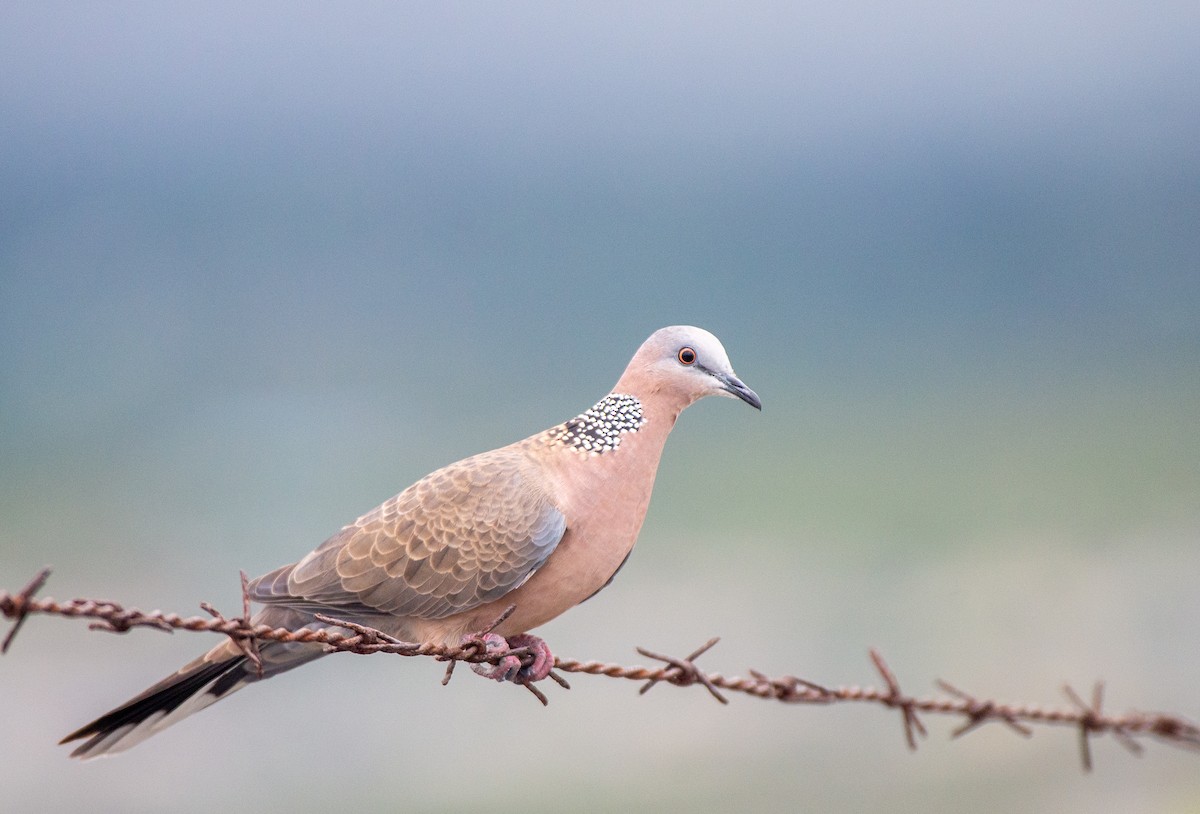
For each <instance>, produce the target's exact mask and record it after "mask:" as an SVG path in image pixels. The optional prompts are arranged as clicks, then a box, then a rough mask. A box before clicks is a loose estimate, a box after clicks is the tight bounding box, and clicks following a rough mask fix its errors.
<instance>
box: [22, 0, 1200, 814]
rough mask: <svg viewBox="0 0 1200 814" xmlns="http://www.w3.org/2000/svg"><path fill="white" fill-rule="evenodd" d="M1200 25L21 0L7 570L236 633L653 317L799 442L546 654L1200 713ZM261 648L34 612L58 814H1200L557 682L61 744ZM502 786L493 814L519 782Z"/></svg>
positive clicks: (938, 6)
mask: <svg viewBox="0 0 1200 814" xmlns="http://www.w3.org/2000/svg"><path fill="white" fill-rule="evenodd" d="M1198 35H1200V6H1197V5H1196V4H1195V3H1162V4H1154V6H1153V8H1151V7H1148V6H1146V5H1145V4H1141V3H1134V2H1106V3H1081V2H1066V3H1056V4H1045V3H1032V2H1017V3H1013V2H1003V3H1000V2H986V3H976V4H967V5H965V6H964V5H962V4H957V3H914V2H900V3H882V2H880V3H871V2H851V3H844V4H828V3H824V4H815V3H784V4H761V3H753V2H752V3H739V4H707V3H672V4H655V5H653V6H652V7H648V6H646V5H644V4H613V3H610V4H604V5H603V6H594V7H583V6H580V5H578V4H565V5H560V4H521V3H516V4H504V5H502V6H491V5H488V6H482V5H471V4H454V3H448V4H436V5H428V4H389V3H363V4H355V5H342V4H336V5H331V4H324V3H288V4H279V3H274V4H273V3H262V4H254V5H252V6H247V5H246V4H234V3H209V4H203V5H201V6H187V7H184V6H180V5H176V4H169V5H162V4H155V3H124V4H109V3H103V4H101V3H95V4H88V3H71V4H62V3H55V2H38V3H23V2H18V3H9V4H6V6H5V11H4V14H3V23H2V24H0V587H2V588H6V589H9V590H16V589H17V588H19V587H20V586H21V585H23V584H24V583H25V582H26V580H27V579H29V577H30V576H32V574H33V573H34V572H35V571H36V569H37V568H39V567H40V566H42V565H44V564H52V565H53V566H54V567H55V572H54V575H53V576H52V577H51V580H50V582H49V584H48V585H47V587H46V589H45V590H44V592H43V594H44V595H53V596H57V597H61V598H67V597H73V596H89V597H97V598H107V599H114V600H117V601H120V602H123V603H126V604H129V605H135V606H138V607H142V608H145V609H151V608H162V609H164V610H174V611H179V612H183V613H185V614H190V613H193V612H198V610H197V603H198V602H199V601H200V600H208V601H211V602H213V603H215V604H217V606H218V607H220V608H223V609H224V610H226V611H227V612H229V613H231V614H232V613H236V612H237V611H238V610H239V608H240V604H239V591H238V584H237V573H238V569H245V570H246V571H248V572H249V573H250V574H251V575H254V574H258V573H262V572H264V571H266V570H269V569H271V568H273V567H275V566H277V565H279V564H282V563H286V562H291V561H294V560H296V559H297V558H299V557H300V556H302V555H303V554H304V553H306V552H307V551H308V550H310V549H311V548H312V547H313V546H315V545H316V544H318V543H319V542H321V540H323V539H324V538H325V537H326V536H327V535H328V534H330V533H332V532H333V531H335V530H336V529H337V528H339V527H340V526H341V525H342V524H343V523H345V522H348V521H350V520H352V519H353V518H354V517H356V516H357V515H358V514H360V513H361V512H363V511H365V510H367V509H370V508H371V507H372V506H374V505H375V504H377V503H378V502H380V501H381V500H383V499H385V498H387V497H389V496H390V495H392V494H393V493H395V492H397V491H399V490H400V489H402V488H403V487H405V486H407V485H408V484H409V483H411V482H412V481H413V480H415V479H417V478H418V477H420V476H422V475H423V474H425V473H426V472H428V471H430V470H432V469H434V468H435V467H437V466H440V465H442V464H445V463H448V462H450V461H452V460H455V459H457V458H460V457H463V456H465V455H468V454H471V453H474V452H477V451H480V450H483V449H487V448H491V447H494V446H499V445H501V444H504V443H508V442H510V441H513V440H516V439H518V438H521V437H524V436H526V435H528V434H531V433H533V432H535V431H538V430H541V429H543V428H544V427H547V426H549V425H551V424H553V423H556V422H558V421H561V420H564V419H566V418H569V417H571V416H573V415H575V414H577V413H579V412H580V411H582V410H583V409H585V408H586V407H588V406H590V405H591V404H592V403H593V402H594V401H595V400H596V399H598V398H599V397H600V396H602V395H604V394H605V393H606V392H607V391H608V389H609V388H610V387H611V385H612V383H613V382H615V381H616V379H617V377H618V375H619V374H620V372H621V370H622V369H623V367H624V364H625V362H626V361H627V359H628V357H629V356H630V355H631V354H632V352H633V350H634V349H635V348H636V347H637V346H638V344H639V343H640V342H641V341H642V339H644V338H645V336H647V335H648V334H649V333H650V332H651V331H653V330H654V329H656V328H658V327H660V326H663V325H667V324H673V323H681V322H682V323H692V324H696V325H701V326H703V327H706V328H708V329H710V330H712V331H713V332H715V333H716V334H717V335H718V336H719V337H721V339H722V340H723V341H724V343H725V346H726V348H727V349H728V351H729V354H730V357H731V358H732V360H733V362H734V365H735V367H736V368H737V370H738V372H739V374H740V375H741V376H742V378H744V379H745V380H746V382H747V383H748V384H750V385H751V386H752V387H754V388H755V389H757V390H758V392H759V394H760V395H761V396H762V398H763V401H764V404H765V407H764V409H763V412H762V413H761V414H757V413H755V412H754V411H753V410H749V409H747V408H745V406H744V405H740V404H737V403H733V402H727V401H723V400H709V401H706V402H704V403H703V404H700V405H698V406H697V407H695V408H693V409H692V410H690V411H689V412H688V413H687V414H686V415H685V416H684V417H683V418H682V419H681V421H680V423H679V425H678V427H677V430H676V433H675V434H674V436H673V437H672V439H671V443H670V444H669V445H668V449H667V451H666V454H665V456H664V461H663V464H662V468H661V470H660V473H659V485H658V489H657V493H656V495H655V499H654V503H653V504H652V506H651V510H650V516H649V518H648V520H647V522H646V525H645V527H644V529H643V532H642V537H641V542H640V545H639V547H638V549H637V551H636V554H635V555H634V556H633V558H632V559H631V561H630V563H629V564H628V566H627V567H626V568H625V569H624V570H623V571H622V573H621V575H620V578H619V579H617V580H616V581H615V582H614V583H613V585H612V586H611V587H610V588H609V589H608V590H606V591H605V592H604V593H603V594H601V595H600V596H599V597H597V598H596V599H594V600H593V601H591V602H589V603H587V604H586V605H584V606H582V607H580V608H578V609H576V610H575V611H573V612H571V613H569V614H567V615H566V616H565V617H563V618H561V619H559V620H557V621H555V622H553V623H551V624H550V625H548V626H546V627H545V628H543V629H542V631H541V632H542V634H543V635H544V636H545V637H546V638H547V639H548V641H549V642H550V644H551V646H552V647H553V648H554V649H555V651H556V652H557V653H558V654H560V655H562V656H567V657H578V658H596V659H603V660H611V661H619V662H624V663H639V662H644V661H645V660H644V659H642V658H641V657H639V656H637V655H636V654H635V653H634V652H633V647H634V646H635V645H643V646H646V647H650V648H651V649H656V650H660V651H665V652H669V653H674V654H677V655H683V654H685V653H687V652H689V651H690V650H691V649H692V648H693V647H695V646H697V645H698V644H700V643H702V642H703V641H705V640H706V639H707V638H708V637H709V636H712V635H721V636H723V637H724V638H723V641H722V643H721V644H720V645H719V646H718V647H717V648H716V649H715V650H713V651H712V652H711V653H710V654H708V655H707V656H705V657H704V660H703V662H702V663H703V664H705V665H707V667H708V668H709V669H714V670H720V671H722V672H725V673H726V674H732V673H744V671H745V670H746V668H748V667H754V668H756V669H759V670H762V671H766V672H768V673H772V674H778V673H786V672H791V673H796V674H799V675H801V676H804V677H805V678H808V679H811V680H814V681H818V682H822V683H827V684H835V685H836V684H843V683H844V684H851V683H865V684H877V683H878V678H877V676H875V675H874V673H873V670H872V668H871V666H870V663H869V661H868V659H867V649H868V647H871V646H875V647H878V648H880V649H881V650H882V652H883V653H884V655H885V656H886V657H887V658H888V660H889V661H890V663H891V664H892V666H893V668H894V669H895V671H896V672H897V673H898V675H899V677H900V679H901V682H902V685H903V686H904V687H905V688H906V689H908V690H910V691H913V692H916V693H918V694H925V693H926V692H933V691H934V687H933V684H932V682H933V680H934V679H935V678H939V677H940V678H945V679H947V680H949V681H952V682H953V683H955V684H957V685H958V686H961V687H964V688H966V689H968V690H970V691H972V692H974V693H976V694H978V695H980V696H982V697H991V698H997V699H1000V700H1007V701H1016V702H1027V703H1039V704H1044V705H1049V706H1065V705H1067V702H1066V701H1065V699H1064V698H1063V697H1062V692H1061V686H1062V684H1063V683H1064V682H1069V683H1071V684H1072V685H1073V686H1075V687H1076V688H1078V689H1079V690H1080V691H1081V692H1082V693H1084V694H1086V693H1088V692H1089V691H1090V688H1091V684H1092V682H1093V681H1094V680H1095V679H1100V678H1103V679H1105V680H1106V681H1107V695H1106V698H1107V704H1108V708H1109V709H1111V710H1113V711H1123V710H1125V709H1128V708H1133V707H1136V708H1142V709H1149V710H1159V709H1161V710H1165V711H1169V712H1172V713H1177V714H1182V715H1186V716H1189V717H1191V718H1193V719H1195V718H1200V695H1198V694H1197V690H1196V686H1197V683H1198V680H1200V635H1198V634H1197V630H1198V629H1200V592H1198V591H1197V588H1196V585H1197V576H1198V575H1200V545H1198V537H1200V406H1198V405H1200V364H1198V360H1200V151H1198V150H1197V146H1196V145H1197V144H1198V143H1200V105H1197V103H1196V102H1197V99H1198V98H1200V50H1198V49H1197V48H1196V42H1197V37H1198ZM215 641H216V639H215V637H211V636H199V635H185V634H178V635H175V636H171V637H167V636H165V635H160V634H158V633H155V632H152V631H140V632H135V633H133V634H130V635H128V636H123V637H113V636H109V635H106V634H102V633H91V632H88V631H87V629H86V627H85V625H84V624H82V623H75V622H68V621H64V620H58V619H50V618H36V619H32V620H30V621H29V623H28V624H27V625H26V627H25V629H24V631H23V633H22V635H21V636H20V637H19V638H18V639H17V641H16V642H15V645H14V647H13V649H12V651H11V652H10V654H9V655H8V656H7V657H5V658H4V659H2V660H0V720H2V721H3V722H4V723H3V726H2V727H0V750H2V751H3V753H4V755H5V757H4V760H3V761H0V789H3V797H4V807H5V808H10V809H11V810H14V811H16V810H25V811H33V810H38V811H43V810H44V811H59V810H62V811H72V810H84V809H87V810H94V811H124V812H138V811H146V812H151V811H209V810H212V809H213V808H214V807H225V808H230V807H233V808H237V809H254V810H261V811H276V810H285V809H286V810H293V811H321V810H329V809H331V808H335V807H336V808H347V809H350V808H356V809H361V810H381V809H392V808H401V807H403V808H409V809H412V810H428V811H459V810H468V809H478V807H479V806H480V805H481V804H486V805H490V806H496V807H499V808H500V809H504V810H530V811H560V810H594V811H606V810H621V809H641V808H648V807H650V806H654V807H655V808H657V809H660V810H664V811H720V810H730V809H739V810H745V809H753V810H762V811H772V810H773V811H792V810H824V811H859V810H864V809H868V810H869V809H873V808H875V809H878V808H884V807H886V808H888V809H889V810H922V811H951V810H972V811H1013V810H1055V811H1080V812H1083V811H1095V810H1099V809H1105V810H1113V811H1116V810H1120V811H1155V812H1169V811H1178V812H1184V811H1186V812H1195V811H1197V805H1200V803H1198V801H1200V758H1198V757H1197V755H1195V754H1189V753H1185V752H1180V751H1177V750H1173V749H1171V748H1169V747H1165V746H1157V745H1155V744H1152V743H1151V744H1148V745H1149V746H1150V748H1149V750H1148V752H1147V753H1146V754H1145V755H1143V757H1142V758H1141V759H1140V760H1139V759H1135V758H1133V757H1131V756H1129V755H1128V754H1126V753H1125V752H1124V751H1123V750H1122V749H1121V748H1120V747H1119V745H1118V744H1116V743H1114V742H1112V741H1111V740H1101V741H1099V742H1097V743H1096V744H1095V755H1094V758H1095V763H1096V770H1095V772H1094V773H1093V774H1092V775H1090V776H1085V775H1083V774H1082V772H1081V771H1080V768H1079V758H1078V753H1077V748H1076V739H1075V735H1074V733H1073V732H1071V731H1069V730H1053V729H1039V730H1038V731H1037V734H1036V735H1035V736H1034V737H1033V738H1032V739H1031V740H1028V741H1026V740H1023V739H1021V738H1019V737H1017V736H1015V735H1014V734H1012V733H1011V732H1009V731H1006V730H1005V729H1004V728H1003V727H992V728H985V729H983V730H982V731H979V732H977V733H975V734H972V735H971V736H970V737H968V738H966V739H965V740H962V741H953V742H952V741H950V740H949V733H950V731H951V730H952V729H953V727H954V726H955V725H956V724H957V722H955V721H951V720H934V719H930V720H927V721H926V723H927V724H928V726H929V728H930V736H929V738H927V739H926V740H925V741H924V742H923V744H922V747H921V749H920V751H918V752H917V753H915V754H911V753H909V752H908V751H907V750H906V749H905V747H904V741H903V736H902V732H901V727H900V723H899V720H898V717H897V716H895V715H892V714H885V713H884V712H883V711H882V710H878V709H875V708H862V709H859V708H850V707H835V708H813V709H808V708H789V707H784V706H781V705H773V704H768V703H765V702H761V701H756V700H753V699H748V698H735V699H733V702H732V703H731V704H730V705H729V706H728V707H720V706H719V705H717V704H715V703H713V702H712V700H711V699H710V698H709V697H708V696H707V694H706V693H705V692H704V691H703V690H702V689H699V688H693V689H688V690H678V689H674V688H670V687H663V688H659V689H657V690H655V691H654V692H653V693H650V694H649V695H648V696H646V697H639V696H638V695H637V694H636V687H637V685H635V684H632V683H623V682H618V681H613V680H607V679H601V678H589V677H586V676H579V677H575V678H573V679H572V681H573V684H574V689H573V690H572V691H571V692H569V693H567V692H562V691H559V690H558V688H556V687H550V688H549V692H550V695H551V703H550V706H549V708H548V709H542V708H540V707H539V706H538V705H537V704H536V702H534V701H533V700H532V699H530V698H529V697H527V694H526V693H524V692H522V691H520V690H517V689H514V688H511V687H502V686H497V685H493V684H491V683H488V682H485V681H483V680H481V679H478V678H476V677H474V676H472V675H470V674H469V673H460V674H459V676H458V677H457V678H456V679H455V681H454V682H452V683H451V684H450V686H449V687H445V688H444V687H442V686H440V685H439V678H440V676H441V672H442V668H441V666H440V665H437V664H435V663H433V662H426V661H416V660H405V659H398V658H385V657H374V658H370V659H365V658H352V657H349V656H339V657H336V658H329V659H325V660H323V661H322V662H320V663H317V664H314V665H312V666H311V667H306V668H305V669H304V670H301V671H298V672H295V673H292V674H289V675H287V676H284V677H281V678H278V679H275V680H273V681H271V682H270V683H269V684H267V685H262V686H259V687H253V688H251V689H249V690H247V691H246V692H243V693H239V694H238V695H237V696H235V697H233V698H232V699H230V700H228V701H226V702H224V703H222V704H220V705H218V706H217V707H214V708H212V709H211V710H209V711H207V712H205V713H203V714H202V715H199V716H197V717H196V718H193V719H190V720H188V721H187V722H185V723H183V724H181V725H180V726H178V727H177V728H174V729H171V730H169V731H168V732H166V733H164V734H162V735H161V736H158V737H156V738H155V739H154V740H152V741H150V742H149V743H148V744H146V745H143V746H141V747H139V748H138V749H136V750H135V751H133V752H130V753H128V754H125V755H122V756H120V757H118V758H116V759H113V760H106V761H98V762H93V763H89V764H82V765H81V764H77V763H74V762H69V761H68V760H67V758H66V755H67V751H68V750H67V749H66V748H63V747H57V746H55V741H56V740H57V739H58V738H59V737H61V736H62V735H63V734H65V733H66V732H68V731H70V730H71V729H73V728H75V727H76V726H78V725H80V724H82V723H84V722H85V721H87V720H90V719H91V718H93V717H95V716H96V715H97V714H99V713H101V712H103V711H105V710H107V709H109V708H110V707H112V706H114V705H115V704H117V703H118V702H121V701H124V700H125V699H126V698H127V697H129V696H130V695H132V694H134V693H136V692H138V691H140V690H141V689H143V688H144V687H145V686H147V685H149V684H150V683H152V682H154V681H156V680H158V679H159V678H161V677H162V676H163V675H165V674H167V673H169V672H172V671H174V669H175V668H176V667H177V666H178V665H179V664H181V663H182V662H184V661H186V660H187V659H189V658H190V657H191V656H192V655H194V654H195V653H197V652H200V651H201V650H203V649H205V648H207V647H209V646H211V645H212V644H214V643H215ZM485 801H486V802H485Z"/></svg>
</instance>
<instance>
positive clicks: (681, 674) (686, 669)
mask: <svg viewBox="0 0 1200 814" xmlns="http://www.w3.org/2000/svg"><path fill="white" fill-rule="evenodd" d="M719 641H721V639H720V637H717V636H714V637H713V638H711V639H709V640H708V641H707V642H705V643H704V644H703V645H701V646H700V647H698V648H697V649H696V650H693V651H692V654H691V655H690V656H688V657H687V658H685V659H677V658H673V657H671V656H663V655H660V654H658V653H653V652H651V651H649V650H647V649H646V648H644V647H639V648H637V652H639V653H641V654H642V655H643V656H645V657H646V658H648V659H654V660H655V661H661V662H665V663H666V664H668V665H670V666H669V667H668V668H667V669H666V670H663V671H662V672H661V675H656V676H654V677H652V678H651V679H650V680H649V681H647V682H646V683H645V684H643V685H642V688H641V689H640V690H638V695H645V694H646V693H648V692H649V691H650V689H651V688H652V687H653V686H654V685H655V684H657V683H658V682H660V681H666V682H668V683H671V684H674V685H675V686H677V687H689V686H691V685H692V684H695V683H697V682H699V683H700V684H703V685H704V689H706V690H708V692H709V694H710V695H712V697H713V698H715V699H717V700H718V701H720V702H721V703H722V704H728V703H729V699H728V698H726V697H725V696H723V695H721V693H720V691H718V690H717V688H716V687H715V686H714V685H713V683H712V681H711V680H710V679H709V677H708V676H707V675H705V674H704V672H703V671H702V670H700V669H699V668H698V667H696V665H695V664H694V662H695V660H696V659H698V658H700V656H702V655H704V654H705V653H707V652H708V651H709V650H710V649H711V648H712V647H713V645H715V644H716V643H717V642H719Z"/></svg>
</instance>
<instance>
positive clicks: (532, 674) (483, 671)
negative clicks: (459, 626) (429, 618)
mask: <svg viewBox="0 0 1200 814" xmlns="http://www.w3.org/2000/svg"><path fill="white" fill-rule="evenodd" d="M462 642H463V644H469V643H472V642H482V643H483V646H484V650H485V652H486V653H487V654H488V655H489V656H502V657H501V658H500V660H499V661H497V662H496V663H495V664H492V663H490V662H483V663H481V664H472V665H471V669H472V670H474V671H475V672H476V673H478V674H479V675H481V676H483V677H484V678H490V679H493V680H495V681H512V682H514V683H516V684H530V683H532V682H534V681H541V680H542V679H543V678H545V677H546V676H548V675H550V670H551V669H552V668H553V667H554V655H553V654H552V653H551V652H550V648H549V647H548V646H547V645H546V642H545V641H544V640H542V639H541V638H539V637H537V636H532V635H530V634H528V633H521V634H519V635H517V636H512V637H510V638H508V639H505V638H504V637H503V636H501V635H499V634H496V633H485V634H483V635H482V636H480V635H479V634H471V635H468V636H463V638H462ZM521 647H524V648H528V649H529V651H530V653H531V654H532V656H533V661H532V662H530V663H529V666H528V667H523V666H521V657H520V656H516V655H512V654H511V652H510V651H512V650H515V649H517V648H521Z"/></svg>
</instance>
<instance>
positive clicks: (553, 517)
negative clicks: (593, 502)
mask: <svg viewBox="0 0 1200 814" xmlns="http://www.w3.org/2000/svg"><path fill="white" fill-rule="evenodd" d="M565 531H566V518H565V517H564V516H563V513H562V512H561V511H559V509H558V508H557V507H555V506H554V504H553V503H552V501H551V500H550V497H549V495H548V494H547V493H546V491H545V489H544V488H541V485H540V483H539V481H538V480H537V479H536V477H535V476H534V473H533V471H532V464H531V462H530V461H529V460H528V459H527V458H526V457H525V456H524V455H523V454H522V453H520V452H519V451H515V450H511V449H501V450H495V451H493V452H487V453H483V454H482V455H476V456H474V457H472V458H467V459H465V460H462V461H459V462H458V463H454V464H451V465H450V466H447V467H444V468H443V469H439V470H437V471H436V472H433V473H432V474H430V475H428V476H427V477H425V478H423V479H421V480H420V481H417V483H415V484H413V485H412V486H410V487H409V488H408V489H405V490H404V491H403V492H401V493H400V494H398V495H396V496H395V497H393V498H391V499H390V500H388V501H386V502H384V503H383V504H382V505H380V506H379V507H377V508H376V509H374V510H372V511H370V512H368V513H367V514H365V515H363V516H362V517H360V518H359V519H358V520H356V521H355V522H354V523H353V524H351V525H349V526H346V527H345V528H343V529H342V530H341V531H339V532H338V533H337V534H335V535H333V536H332V537H330V538H329V539H328V540H326V541H325V542H324V543H322V544H321V545H320V546H319V547H318V548H317V549H316V550H314V551H313V552H312V553H311V554H309V555H308V556H306V557H305V558H304V559H302V560H301V561H300V562H298V563H296V564H295V565H290V566H286V567H284V568H280V569H277V570H275V571H272V572H271V573H269V574H266V575H264V576H262V577H260V578H259V579H257V580H255V581H254V582H253V583H252V584H251V586H250V593H251V597H252V598H253V599H255V600H256V601H258V602H265V603H268V604H285V605H290V606H293V607H306V608H312V607H314V606H319V607H324V608H328V609H333V610H340V611H344V612H349V613H357V614H378V613H386V614H389V615H393V616H409V617H416V618H422V619H441V618H444V617H446V616H450V615H453V614H455V613H461V612H464V611H468V610H471V609H472V608H475V607H478V606H479V605H482V604H485V603H487V602H491V601H493V600H495V599H499V598H500V597H502V596H504V595H505V594H507V593H508V592H509V591H512V590H514V589H515V588H517V587H519V586H520V585H521V584H522V583H523V582H525V580H527V579H529V577H530V576H532V575H533V573H534V571H536V570H537V569H538V568H539V567H540V566H541V565H542V563H544V562H545V561H546V558H547V557H549V556H550V553H551V552H552V551H553V550H554V548H555V547H556V546H557V545H558V542H559V540H561V539H562V536H563V534H564V533H565Z"/></svg>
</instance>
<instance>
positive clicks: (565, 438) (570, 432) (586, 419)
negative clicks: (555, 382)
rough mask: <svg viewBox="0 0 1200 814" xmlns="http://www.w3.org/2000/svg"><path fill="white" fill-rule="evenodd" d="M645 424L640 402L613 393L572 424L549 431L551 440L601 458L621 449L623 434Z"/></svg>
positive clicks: (573, 419)
mask: <svg viewBox="0 0 1200 814" xmlns="http://www.w3.org/2000/svg"><path fill="white" fill-rule="evenodd" d="M645 423H646V418H645V416H644V415H643V414H642V403H641V402H640V401H638V400H637V399H636V398H634V397H633V396H629V395H626V394H624V393H610V394H609V395H607V396H605V397H604V398H602V399H600V401H598V402H596V403H595V404H594V405H592V406H591V407H590V408H588V409H587V410H585V411H584V412H582V413H580V414H579V415H577V416H575V417H574V418H572V419H571V420H570V421H566V422H564V423H562V424H559V425H558V426H557V427H555V428H554V429H552V430H549V431H548V432H549V436H550V438H549V440H550V443H551V444H554V445H557V446H565V447H568V448H569V449H571V450H572V451H574V452H579V453H581V454H584V455H602V454H604V453H605V452H612V451H613V450H615V449H616V448H617V447H619V446H620V445H621V436H622V435H624V434H625V433H627V432H637V431H638V430H639V429H640V428H641V427H642V425H643V424H645Z"/></svg>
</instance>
